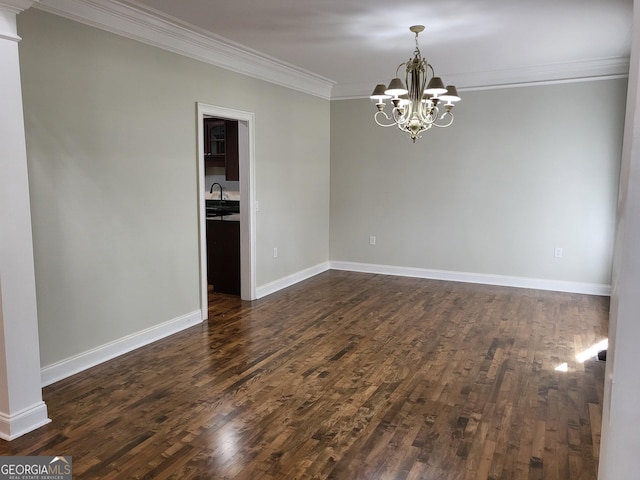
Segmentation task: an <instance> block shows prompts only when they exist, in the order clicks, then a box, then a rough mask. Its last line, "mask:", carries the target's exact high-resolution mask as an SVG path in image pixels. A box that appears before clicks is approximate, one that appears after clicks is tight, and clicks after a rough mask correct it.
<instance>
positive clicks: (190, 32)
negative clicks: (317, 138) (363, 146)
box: [34, 0, 335, 100]
mask: <svg viewBox="0 0 640 480" xmlns="http://www.w3.org/2000/svg"><path fill="white" fill-rule="evenodd" d="M34 8H37V9H39V10H43V11H45V12H48V13H52V14H54V15H58V16H61V17H64V18H67V19H70V20H74V21H76V22H79V23H83V24H85V25H90V26H92V27H96V28H100V29H102V30H106V31H108V32H111V33H115V34H117V35H120V36H123V37H126V38H130V39H132V40H136V41H139V42H142V43H145V44H147V45H152V46H154V47H158V48H161V49H164V50H168V51H170V52H173V53H177V54H179V55H184V56H186V57H190V58H193V59H195V60H199V61H202V62H205V63H208V64H211V65H215V66H217V67H221V68H224V69H226V70H230V71H233V72H236V73H241V74H243V75H247V76H250V77H254V78H258V79H260V80H264V81H266V82H270V83H273V84H276V85H280V86H283V87H287V88H291V89H293V90H297V91H300V92H303V93H307V94H309V95H314V96H317V97H320V98H324V99H327V100H329V99H330V97H331V89H332V87H333V85H334V83H335V82H333V81H332V80H330V79H328V78H324V77H322V76H320V75H316V74H314V73H312V72H309V71H307V70H304V69H301V68H298V67H296V66H294V65H291V64H288V63H286V62H283V61H281V60H278V59H276V58H273V57H269V56H267V55H264V54H262V53H260V52H258V51H255V50H252V49H249V48H247V47H245V46H243V45H240V44H238V43H234V42H231V41H230V40H227V39H224V38H222V37H219V36H214V35H211V34H209V33H205V32H204V31H197V30H194V29H193V27H189V28H187V27H186V26H182V25H180V24H178V23H177V22H174V21H172V20H171V19H170V18H165V17H162V16H160V15H158V14H157V13H156V12H153V13H151V12H147V11H145V10H143V9H142V8H139V7H135V6H132V5H126V4H123V3H119V2H117V1H114V0H41V1H40V2H39V3H37V4H36V5H34Z"/></svg>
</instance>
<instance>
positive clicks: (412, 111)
mask: <svg viewBox="0 0 640 480" xmlns="http://www.w3.org/2000/svg"><path fill="white" fill-rule="evenodd" d="M409 30H410V31H411V32H413V33H415V34H416V49H415V50H414V52H413V58H411V59H409V60H408V61H406V62H403V63H401V64H400V65H399V66H398V68H397V69H396V76H395V78H393V79H392V80H391V82H389V86H388V87H387V88H386V89H384V84H381V83H379V84H377V85H376V87H375V88H374V90H373V93H372V94H371V96H370V98H371V99H372V100H374V101H375V102H376V108H377V112H376V113H375V115H374V120H375V122H376V123H377V124H378V125H380V126H381V127H393V126H397V127H398V128H399V129H400V130H402V131H403V132H407V133H409V135H410V136H411V140H413V142H414V143H415V141H416V138H421V136H422V132H425V131H427V130H429V129H430V128H431V127H433V126H436V127H441V128H443V127H448V126H450V125H451V124H452V123H453V113H452V112H451V111H452V110H453V107H454V102H458V101H460V96H458V91H457V89H456V87H455V86H454V85H447V86H446V87H445V86H444V82H443V81H442V79H441V78H440V77H436V75H435V72H434V70H433V67H432V66H431V64H430V63H428V62H427V60H426V59H425V58H422V53H420V47H419V45H418V34H419V33H420V32H422V31H424V26H423V25H414V26H412V27H410V28H409ZM402 67H404V70H405V81H404V83H403V82H402V80H401V79H400V78H399V76H398V74H399V73H400V69H401V68H402ZM429 73H431V76H429ZM388 99H391V104H392V105H393V108H392V111H391V115H389V114H387V113H386V112H385V107H386V103H385V100H388ZM440 101H442V102H445V103H444V112H442V113H441V112H440V109H439V107H438V104H439V103H440ZM381 120H382V121H381ZM440 121H441V122H440Z"/></svg>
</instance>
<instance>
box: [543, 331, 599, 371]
mask: <svg viewBox="0 0 640 480" xmlns="http://www.w3.org/2000/svg"><path fill="white" fill-rule="evenodd" d="M608 347H609V339H608V338H605V339H604V340H601V341H600V342H598V343H594V344H593V345H591V346H590V347H589V348H587V349H586V350H584V351H582V352H580V353H579V354H577V355H576V360H577V361H578V362H579V363H584V362H585V361H586V360H588V359H590V358H592V357H595V356H596V355H598V353H599V352H601V351H603V350H606V349H607V348H608ZM554 370H556V371H557V372H568V371H569V364H568V363H567V362H564V363H561V364H560V365H558V366H557V367H556V368H554Z"/></svg>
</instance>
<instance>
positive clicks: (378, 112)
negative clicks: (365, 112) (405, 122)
mask: <svg viewBox="0 0 640 480" xmlns="http://www.w3.org/2000/svg"><path fill="white" fill-rule="evenodd" d="M380 113H381V114H382V116H383V117H384V118H385V120H392V119H391V118H389V115H387V114H386V112H381V111H377V112H376V113H375V115H374V116H373V119H374V120H375V121H376V123H377V124H378V125H379V126H381V127H393V126H394V125H396V123H395V122H394V123H390V124H388V125H387V124H385V123H380V121H379V120H378V114H380Z"/></svg>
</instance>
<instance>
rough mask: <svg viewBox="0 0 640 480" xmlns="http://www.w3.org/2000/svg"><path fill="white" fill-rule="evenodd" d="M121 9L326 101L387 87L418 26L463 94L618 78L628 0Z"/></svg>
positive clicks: (217, 1)
mask: <svg viewBox="0 0 640 480" xmlns="http://www.w3.org/2000/svg"><path fill="white" fill-rule="evenodd" d="M76 1H77V0H76ZM43 3H44V4H53V3H54V2H53V1H47V0H44V1H43ZM87 3H91V2H87ZM93 3H95V2H93ZM120 3H122V4H126V5H128V6H132V7H134V8H136V9H138V10H143V11H144V13H146V14H149V15H152V16H153V17H155V18H156V19H161V20H162V21H165V22H167V21H168V22H169V23H172V24H177V25H179V26H181V27H187V29H189V30H193V31H195V32H197V33H198V34H204V35H205V36H210V37H213V38H214V39H218V40H223V41H225V39H226V41H230V44H232V45H234V46H240V47H241V48H242V46H244V47H247V49H248V51H249V52H251V53H252V54H255V53H256V51H257V52H260V53H262V54H265V55H266V56H267V57H271V58H275V59H278V60H279V61H281V62H285V64H290V65H292V66H295V67H298V68H300V69H303V70H306V71H308V72H312V73H313V74H315V75H316V76H320V77H324V79H328V80H330V81H331V82H333V83H335V85H334V86H333V90H332V93H331V97H332V98H347V97H356V96H366V95H368V94H369V93H370V92H371V90H372V89H373V86H374V84H376V83H388V82H389V80H390V79H391V78H392V77H393V76H395V70H396V68H397V66H398V65H399V64H400V63H401V62H403V61H405V60H407V59H409V57H410V56H411V54H412V53H413V50H414V46H415V42H414V35H413V34H412V33H411V32H410V31H409V26H411V25H414V24H422V25H425V26H426V30H425V32H423V33H422V34H420V38H419V42H420V48H421V50H422V53H423V55H424V56H426V57H427V59H428V60H429V62H430V63H431V64H432V65H433V67H434V68H435V71H436V74H438V75H439V76H441V77H443V79H444V81H445V83H448V84H450V83H454V84H456V85H457V86H458V87H459V88H460V87H462V88H478V87H486V86H495V85H507V84H511V85H512V84H522V83H531V82H540V81H557V80H566V79H575V78H588V77H608V76H619V75H624V74H626V72H627V69H628V58H629V51H630V48H631V26H632V7H633V0H473V1H462V0H422V1H419V0H395V1H394V2H389V1H388V0H180V1H176V0H135V1H134V0H123V1H122V2H120ZM221 37H222V38H221ZM237 44H239V45H237Z"/></svg>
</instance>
